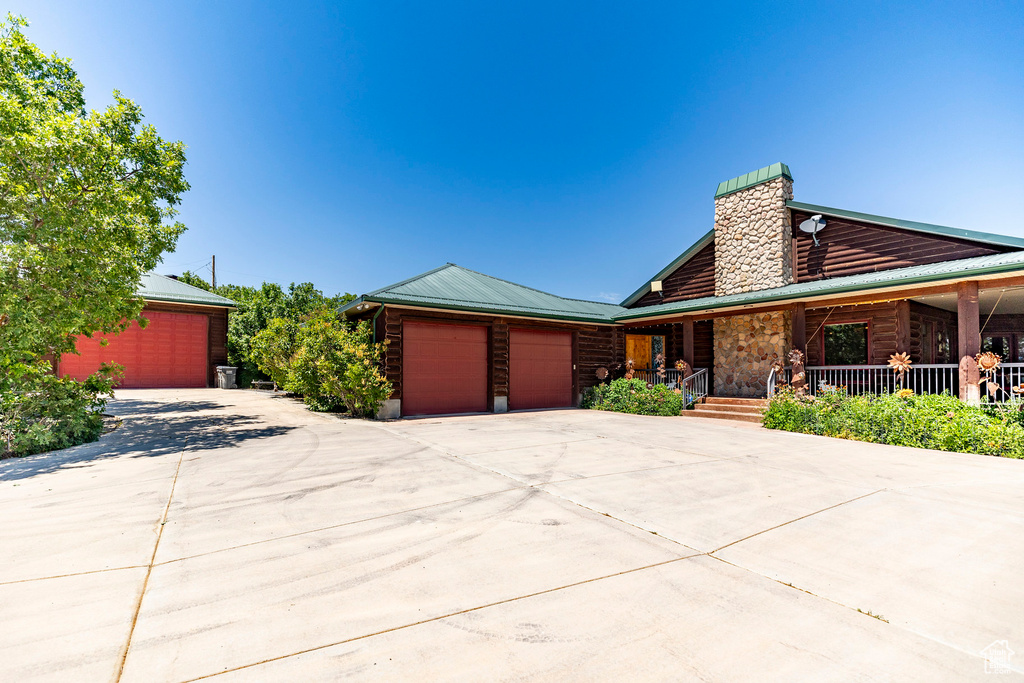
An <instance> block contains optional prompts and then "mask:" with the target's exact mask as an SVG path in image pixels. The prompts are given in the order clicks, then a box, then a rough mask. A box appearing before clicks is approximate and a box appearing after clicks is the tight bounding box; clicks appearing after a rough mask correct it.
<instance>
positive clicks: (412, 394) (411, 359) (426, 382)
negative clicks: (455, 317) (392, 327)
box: [402, 321, 488, 415]
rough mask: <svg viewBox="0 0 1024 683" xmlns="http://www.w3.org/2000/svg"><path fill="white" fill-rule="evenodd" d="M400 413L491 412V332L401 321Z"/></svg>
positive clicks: (476, 328) (458, 326) (466, 327)
mask: <svg viewBox="0 0 1024 683" xmlns="http://www.w3.org/2000/svg"><path fill="white" fill-rule="evenodd" d="M402 328H403V329H402V363H403V365H402V414H403V415H439V414H446V413H476V412H484V411H486V410H487V404H488V400H487V398H488V397H487V384H488V382H487V367H488V362H487V359H488V341H487V328H486V327H482V326H476V325H473V326H470V325H447V324H433V323H421V322H412V321H405V322H403V323H402Z"/></svg>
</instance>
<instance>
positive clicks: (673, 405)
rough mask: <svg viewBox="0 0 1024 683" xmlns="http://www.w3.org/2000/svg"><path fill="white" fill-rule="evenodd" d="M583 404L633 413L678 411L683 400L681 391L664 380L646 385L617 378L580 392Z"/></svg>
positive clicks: (669, 412)
mask: <svg viewBox="0 0 1024 683" xmlns="http://www.w3.org/2000/svg"><path fill="white" fill-rule="evenodd" d="M581 405H582V407H583V408H591V409H593V410H610V411H614V412H617V413H631V414H633V415H669V416H671V415H679V414H680V413H681V412H682V411H683V407H684V401H683V397H682V395H681V394H678V393H676V392H675V391H674V390H672V389H669V388H668V387H667V386H665V385H664V384H654V385H648V384H647V383H646V382H644V381H643V380H639V379H625V378H623V379H617V380H614V381H612V382H611V383H610V384H600V385H598V386H596V387H590V388H588V389H586V390H585V391H584V392H583V403H582V404H581Z"/></svg>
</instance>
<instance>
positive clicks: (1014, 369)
mask: <svg viewBox="0 0 1024 683" xmlns="http://www.w3.org/2000/svg"><path fill="white" fill-rule="evenodd" d="M981 380H982V381H981V395H982V396H988V400H989V402H990V403H1007V402H1009V401H1011V400H1013V399H1016V400H1021V399H1024V363H1000V364H999V367H998V368H996V369H995V370H994V371H993V372H992V379H990V380H989V379H986V376H985V375H984V374H983V375H982V376H981ZM1014 389H1018V390H1019V391H1014Z"/></svg>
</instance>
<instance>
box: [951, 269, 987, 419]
mask: <svg viewBox="0 0 1024 683" xmlns="http://www.w3.org/2000/svg"><path fill="white" fill-rule="evenodd" d="M956 315H957V333H958V334H957V339H958V341H959V346H958V348H959V355H960V399H961V400H962V401H966V402H967V403H970V404H971V405H981V375H980V372H979V370H978V363H977V361H976V360H975V358H974V357H975V356H976V355H977V354H979V353H981V320H980V318H981V312H980V310H979V308H978V283H977V282H960V283H958V284H957V289H956Z"/></svg>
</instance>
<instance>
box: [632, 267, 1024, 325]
mask: <svg viewBox="0 0 1024 683" xmlns="http://www.w3.org/2000/svg"><path fill="white" fill-rule="evenodd" d="M971 282H973V283H974V284H975V285H976V286H979V287H980V288H981V289H998V288H1001V287H1020V286H1024V275H1009V276H986V277H982V278H979V279H977V280H972V281H971ZM959 284H963V283H962V282H961V283H956V282H944V283H939V284H932V285H928V284H925V285H911V286H909V287H907V286H902V285H893V286H891V287H885V288H880V289H877V290H871V291H867V292H859V293H858V292H850V293H847V294H834V295H827V294H825V295H821V296H817V297H808V298H807V299H805V300H804V301H803V302H794V301H778V302H772V303H764V304H757V305H754V306H749V307H744V306H739V307H734V308H726V309H711V310H707V311H701V312H691V313H680V314H678V315H671V314H669V315H666V316H665V317H664V318H651V319H647V320H635V321H632V320H624V321H622V323H621V324H622V325H624V326H625V327H627V328H629V327H651V326H652V325H662V324H665V323H678V322H682V321H684V320H711V319H713V318H727V317H729V316H733V315H746V314H753V313H766V312H770V311H781V310H787V309H791V308H792V306H793V305H794V304H796V303H803V304H804V305H805V306H806V307H807V308H830V307H832V306H850V305H853V304H864V303H878V302H882V301H899V300H901V299H913V298H915V297H920V296H926V295H929V294H951V293H953V292H956V291H957V288H958V286H959ZM633 310H636V311H642V310H643V309H642V308H641V309H633Z"/></svg>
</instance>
